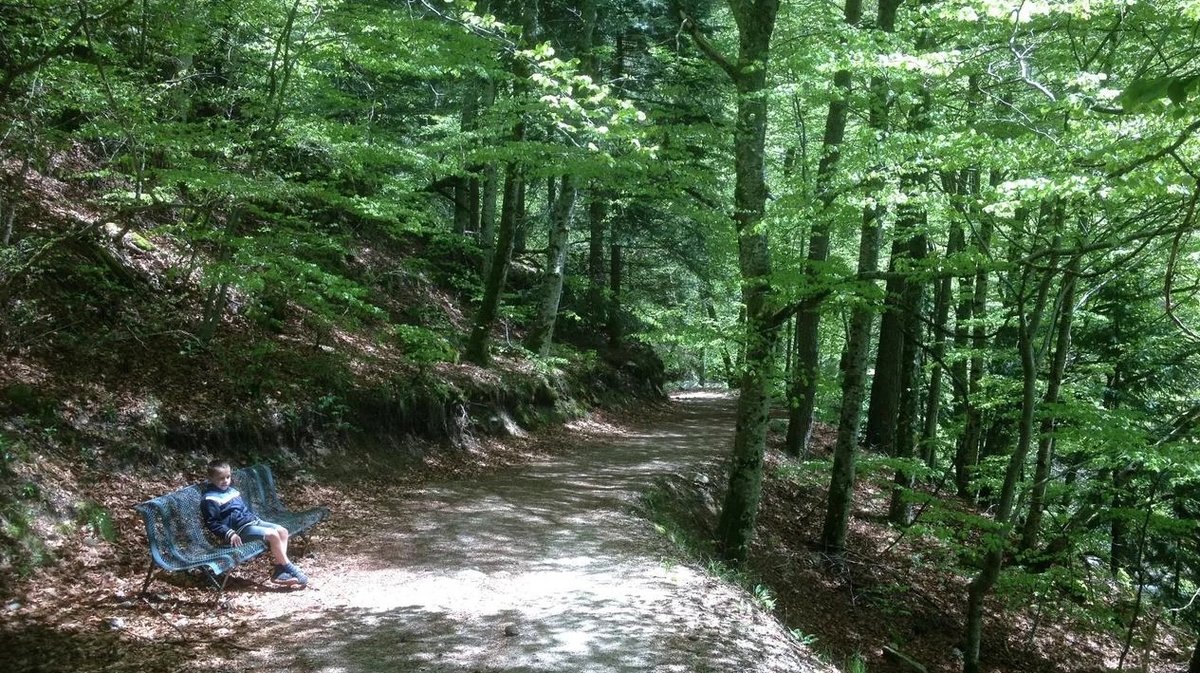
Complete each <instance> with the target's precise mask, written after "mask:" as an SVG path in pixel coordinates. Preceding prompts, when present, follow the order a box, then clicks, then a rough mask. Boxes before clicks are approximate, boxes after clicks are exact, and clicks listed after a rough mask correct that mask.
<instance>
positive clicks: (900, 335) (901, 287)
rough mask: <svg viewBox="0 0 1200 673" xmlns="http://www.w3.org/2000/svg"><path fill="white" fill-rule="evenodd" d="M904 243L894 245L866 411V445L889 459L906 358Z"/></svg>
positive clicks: (894, 442)
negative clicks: (899, 266) (899, 264)
mask: <svg viewBox="0 0 1200 673" xmlns="http://www.w3.org/2000/svg"><path fill="white" fill-rule="evenodd" d="M904 247H905V243H904V241H902V240H901V239H900V237H899V236H897V238H896V239H895V240H894V241H893V242H892V254H891V261H890V262H889V263H888V271H891V272H893V275H892V276H890V277H889V278H888V281H887V295H886V299H885V300H884V310H883V319H882V320H880V323H879V346H878V348H877V350H876V352H875V377H874V378H873V379H871V403H870V407H869V408H868V410H867V429H866V433H865V436H864V440H865V442H866V445H867V446H869V447H871V448H872V449H875V450H877V451H880V452H882V453H884V454H886V455H889V456H890V455H893V454H894V452H895V450H896V416H897V413H898V412H899V408H900V389H901V387H902V386H903V383H902V381H901V369H902V368H903V358H904V341H905V339H904V336H905V335H904V308H903V301H904V299H903V296H904V292H905V281H904V280H903V279H902V278H901V277H900V276H899V275H898V274H895V271H896V260H897V259H899V258H901V257H903V256H904Z"/></svg>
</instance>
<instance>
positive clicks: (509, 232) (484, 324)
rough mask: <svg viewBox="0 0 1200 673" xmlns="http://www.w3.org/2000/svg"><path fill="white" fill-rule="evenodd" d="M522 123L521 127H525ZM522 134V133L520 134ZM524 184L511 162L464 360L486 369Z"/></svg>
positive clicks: (505, 179) (506, 171)
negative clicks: (479, 300)
mask: <svg viewBox="0 0 1200 673" xmlns="http://www.w3.org/2000/svg"><path fill="white" fill-rule="evenodd" d="M523 125H524V124H523V123H521V124H519V125H518V126H523ZM520 134H521V135H523V130H522V131H521V132H520ZM520 184H521V169H520V168H518V167H517V165H516V164H513V163H510V164H508V165H507V166H506V167H505V170H504V204H503V206H502V207H501V210H500V228H499V231H497V232H496V246H495V249H494V252H493V254H492V261H491V263H490V264H489V265H488V275H487V279H486V282H485V283H484V288H483V302H482V303H481V304H480V305H479V310H477V311H476V312H475V319H474V322H473V324H472V327H471V336H470V338H469V339H468V340H467V346H466V349H465V353H464V357H466V358H467V359H468V360H470V361H471V362H474V363H476V364H478V365H481V366H486V365H487V364H488V362H489V361H490V359H491V358H490V355H489V353H488V337H489V335H490V334H491V332H492V324H493V323H495V321H496V316H497V315H498V314H499V312H500V295H501V294H502V293H503V292H504V285H505V281H506V280H507V278H508V267H509V264H510V263H511V261H512V253H513V241H514V240H515V238H516V228H517V222H516V220H517V203H516V202H517V193H518V191H519V189H520Z"/></svg>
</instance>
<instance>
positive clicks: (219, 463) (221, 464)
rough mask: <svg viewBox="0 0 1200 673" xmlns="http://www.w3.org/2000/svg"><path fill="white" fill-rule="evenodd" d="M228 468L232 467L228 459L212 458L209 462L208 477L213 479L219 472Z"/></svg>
mask: <svg viewBox="0 0 1200 673" xmlns="http://www.w3.org/2000/svg"><path fill="white" fill-rule="evenodd" d="M228 469H230V467H229V461H228V460H221V459H220V458H218V459H216V460H211V461H209V463H208V478H209V479H212V478H213V477H215V476H217V473H218V472H220V471H222V470H228Z"/></svg>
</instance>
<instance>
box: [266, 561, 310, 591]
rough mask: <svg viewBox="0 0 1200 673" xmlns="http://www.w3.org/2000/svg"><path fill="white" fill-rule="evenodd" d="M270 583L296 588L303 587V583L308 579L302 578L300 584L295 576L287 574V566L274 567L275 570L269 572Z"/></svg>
mask: <svg viewBox="0 0 1200 673" xmlns="http://www.w3.org/2000/svg"><path fill="white" fill-rule="evenodd" d="M271 581H272V582H274V583H276V584H280V585H283V586H289V587H298V586H304V582H307V581H308V578H307V577H306V578H304V582H301V581H300V580H299V579H297V578H296V576H295V575H293V574H292V573H290V572H288V567H287V566H275V569H274V570H273V571H271Z"/></svg>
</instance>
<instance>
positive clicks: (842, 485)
mask: <svg viewBox="0 0 1200 673" xmlns="http://www.w3.org/2000/svg"><path fill="white" fill-rule="evenodd" d="M899 6H900V2H899V0H881V2H880V3H879V28H880V29H881V30H883V31H884V32H893V31H894V30H895V26H896V12H897V9H898V8H899ZM887 91H888V90H887V81H886V80H884V79H883V78H882V77H879V76H875V77H872V78H871V84H870V100H871V103H870V110H869V112H868V116H867V125H868V126H869V127H870V128H872V129H874V130H875V131H877V132H880V133H882V132H885V131H886V130H887V128H888V103H887V98H888V96H887ZM872 187H873V188H875V189H878V188H879V187H880V185H878V184H873V185H872ZM882 217H883V209H882V207H880V206H878V205H877V204H870V205H867V206H865V207H864V208H863V211H862V228H861V233H860V235H859V242H858V273H859V275H860V276H864V275H868V274H873V273H875V272H876V271H877V270H878V268H879V247H880V241H881V239H882V235H883V232H882V231H881V229H880V220H881V218H882ZM874 319H875V311H874V309H873V308H872V307H871V306H870V305H869V304H868V303H867V302H865V301H860V302H855V304H854V308H853V309H852V310H851V314H850V329H849V333H848V334H847V337H846V349H845V350H844V351H843V352H842V361H841V370H842V406H841V410H840V411H839V413H838V431H837V440H836V443H835V444H834V450H833V466H832V469H831V474H830V477H829V496H828V498H827V500H826V506H825V523H824V526H823V527H822V530H821V546H822V547H823V548H824V550H825V552H826V553H827V554H830V555H831V556H834V557H838V558H841V557H842V556H844V554H845V552H846V531H847V530H848V529H849V527H850V509H851V503H852V500H853V496H854V481H855V462H856V457H857V456H856V454H857V453H858V444H859V420H860V419H861V417H862V404H863V398H864V396H865V395H866V379H867V358H868V355H869V351H870V348H871V325H872V323H873V322H874Z"/></svg>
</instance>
